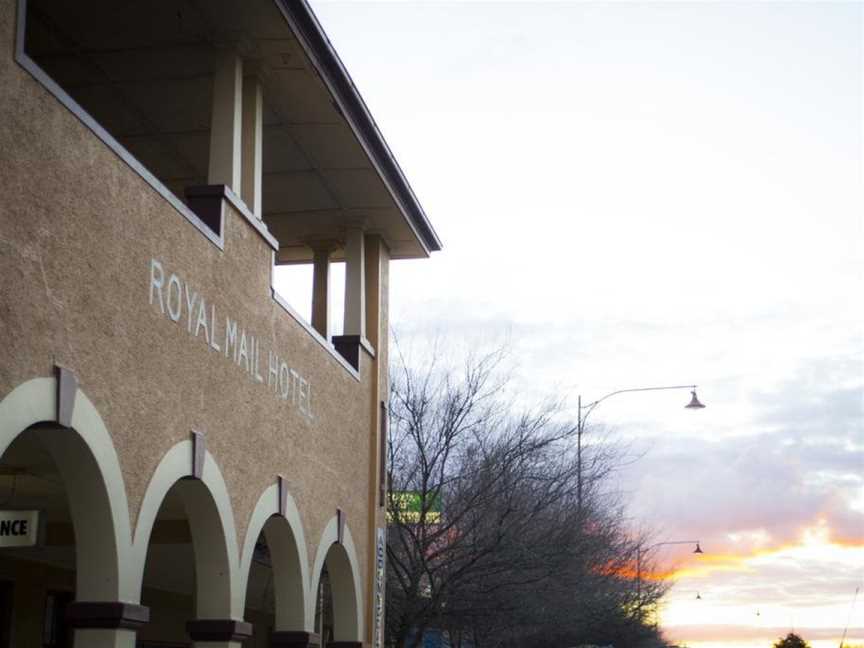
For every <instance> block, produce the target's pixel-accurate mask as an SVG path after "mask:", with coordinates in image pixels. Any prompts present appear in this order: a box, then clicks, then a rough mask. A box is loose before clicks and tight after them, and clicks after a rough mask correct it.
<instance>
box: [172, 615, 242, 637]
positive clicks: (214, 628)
mask: <svg viewBox="0 0 864 648" xmlns="http://www.w3.org/2000/svg"><path fill="white" fill-rule="evenodd" d="M186 634H188V635H189V638H190V639H192V641H243V640H244V639H248V638H249V637H251V636H252V624H251V623H247V622H246V621H236V620H234V619H193V620H192V621H187V622H186Z"/></svg>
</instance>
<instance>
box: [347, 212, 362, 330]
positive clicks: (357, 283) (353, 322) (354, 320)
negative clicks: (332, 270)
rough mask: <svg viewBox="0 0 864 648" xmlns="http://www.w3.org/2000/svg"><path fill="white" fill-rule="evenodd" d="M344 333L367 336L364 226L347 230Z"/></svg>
mask: <svg viewBox="0 0 864 648" xmlns="http://www.w3.org/2000/svg"><path fill="white" fill-rule="evenodd" d="M343 335H356V336H359V337H360V338H361V339H365V338H366V250H365V245H364V241H363V228H362V227H360V226H359V225H353V226H351V227H349V228H348V229H347V231H346V232H345V328H344V330H343Z"/></svg>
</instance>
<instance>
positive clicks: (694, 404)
mask: <svg viewBox="0 0 864 648" xmlns="http://www.w3.org/2000/svg"><path fill="white" fill-rule="evenodd" d="M667 389H689V390H690V394H691V397H690V402H689V403H688V404H687V405H685V406H684V409H692V410H697V409H704V408H705V406H704V405H703V404H702V403H701V402H699V399H698V398H697V397H696V385H669V386H666V387H635V388H632V389H618V390H616V391H613V392H610V393H608V394H606V395H605V396H603V398H598V399H597V400H595V401H593V402H591V403H588V404H587V405H582V395H581V394H580V395H579V398H578V401H577V402H578V409H579V413H578V418H577V424H576V507H577V509H578V511H579V512H580V513H581V512H582V432H584V430H585V421H586V420H587V419H588V416H589V415H590V414H591V412H593V411H594V408H595V407H597V406H598V405H599V404H600V403H602V402H603V401H604V400H606V399H607V398H611V397H612V396H617V395H618V394H629V393H631V392H644V391H664V390H667ZM583 412H584V414H583ZM697 548H698V547H697ZM698 553H702V551H701V550H700V551H699V552H698Z"/></svg>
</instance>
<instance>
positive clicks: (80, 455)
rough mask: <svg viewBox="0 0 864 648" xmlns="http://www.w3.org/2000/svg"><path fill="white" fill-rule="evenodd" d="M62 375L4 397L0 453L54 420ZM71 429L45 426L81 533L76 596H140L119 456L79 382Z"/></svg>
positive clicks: (44, 438)
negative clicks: (25, 435)
mask: <svg viewBox="0 0 864 648" xmlns="http://www.w3.org/2000/svg"><path fill="white" fill-rule="evenodd" d="M56 416H57V379H56V378H33V379H31V380H28V381H26V382H24V383H22V384H20V385H19V386H18V387H16V388H15V389H13V390H12V391H11V392H10V393H9V394H7V395H6V396H5V397H4V398H3V400H2V401H0V455H3V454H5V452H6V450H7V449H8V448H9V446H10V445H11V444H12V442H13V441H14V440H15V439H16V438H17V437H18V435H19V434H21V433H22V432H24V431H25V430H27V429H28V428H30V427H31V426H33V425H35V424H37V423H55V422H56ZM70 423H71V429H62V430H39V431H38V432H37V435H38V438H39V441H40V442H41V443H42V444H43V445H44V447H45V448H46V450H47V451H48V452H49V453H50V454H51V455H52V458H53V460H54V462H55V463H56V465H57V469H58V470H59V471H60V474H61V475H62V477H63V482H64V487H65V489H66V492H67V496H68V500H69V508H70V513H71V515H72V521H73V526H74V530H75V538H76V558H75V560H76V564H77V565H79V566H80V567H79V568H78V569H76V597H77V599H78V600H80V601H129V602H137V601H138V600H139V599H138V596H139V592H140V589H136V588H135V583H134V573H133V570H131V569H130V568H129V567H130V565H131V561H130V560H129V559H130V549H131V531H130V528H131V525H130V522H129V506H128V500H127V497H126V488H125V485H124V481H123V473H122V471H121V469H120V461H119V459H118V457H117V451H116V450H115V448H114V443H113V441H112V439H111V435H110V433H109V432H108V429H107V428H106V427H105V423H104V422H103V420H102V417H101V416H100V415H99V412H98V410H97V409H96V407H95V406H94V405H93V403H92V402H91V401H90V399H89V398H88V397H87V395H86V394H85V393H84V392H83V391H82V390H81V389H77V391H76V395H75V405H74V409H73V414H72V419H71V421H70Z"/></svg>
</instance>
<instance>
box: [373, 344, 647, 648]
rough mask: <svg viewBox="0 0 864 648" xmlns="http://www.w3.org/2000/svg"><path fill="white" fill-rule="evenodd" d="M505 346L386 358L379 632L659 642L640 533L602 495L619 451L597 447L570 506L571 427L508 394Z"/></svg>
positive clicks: (545, 642)
mask: <svg viewBox="0 0 864 648" xmlns="http://www.w3.org/2000/svg"><path fill="white" fill-rule="evenodd" d="M503 359H504V352H503V350H501V349H499V350H495V351H492V352H490V353H486V354H477V353H475V354H469V357H468V358H467V359H466V360H465V361H464V362H463V363H462V364H461V366H459V367H458V368H456V369H454V368H444V367H438V366H435V365H434V364H433V363H432V362H430V363H427V364H425V365H422V366H409V365H408V363H406V362H405V361H404V360H403V361H401V362H400V363H399V364H398V365H397V366H396V367H394V368H393V370H392V379H393V380H392V389H391V394H390V417H391V423H390V442H389V453H388V454H389V457H388V458H389V476H390V495H389V498H388V519H389V537H388V540H389V547H388V583H387V588H388V589H387V636H388V643H389V644H390V645H391V646H399V647H401V646H408V647H409V648H414V647H415V646H418V645H420V641H421V638H422V636H423V634H424V632H440V633H446V634H447V635H448V636H449V638H450V641H451V642H452V643H453V644H454V645H459V646H462V645H465V646H478V647H486V646H514V647H515V646H533V645H537V646H538V647H539V646H541V645H542V646H544V647H545V646H559V645H560V646H562V647H565V646H573V645H578V644H580V643H603V644H610V643H614V645H615V646H616V647H617V648H623V647H626V646H631V645H632V646H639V645H645V646H648V645H656V643H651V642H653V641H655V640H656V639H657V637H656V632H655V631H654V630H653V628H652V627H651V624H650V623H648V612H649V611H650V610H651V609H652V606H653V605H654V604H655V603H656V601H657V600H658V597H659V596H661V595H662V591H661V589H662V588H659V587H658V586H657V585H655V584H653V583H650V582H645V583H643V584H642V586H641V587H640V588H637V587H636V583H635V574H634V572H633V565H634V563H635V556H636V549H637V545H638V544H639V540H638V539H636V540H634V539H633V538H631V537H629V536H628V534H627V533H626V532H625V530H624V528H623V526H622V516H621V513H620V510H619V507H618V506H617V504H616V503H615V502H614V501H612V500H611V499H610V498H607V497H602V496H601V495H600V493H601V492H602V488H601V487H602V484H603V480H604V478H605V477H607V476H608V474H609V472H610V470H612V469H613V468H614V465H615V461H616V456H615V453H614V452H609V450H608V448H606V447H603V446H597V447H595V448H593V450H592V454H590V455H589V460H588V461H586V462H584V465H583V472H584V474H583V483H584V485H585V495H584V496H583V507H582V510H581V512H579V511H578V508H577V506H576V484H577V472H576V462H575V461H574V458H573V436H574V434H575V429H574V426H573V425H571V424H570V423H568V422H566V421H565V422H562V418H561V416H560V410H559V408H558V407H557V406H556V405H555V404H554V403H551V402H550V403H544V404H542V405H540V406H538V407H535V408H528V409H526V408H524V407H520V406H517V405H516V404H514V403H513V402H512V401H510V400H508V399H507V397H506V395H505V394H506V391H505V389H504V388H505V386H506V383H507V377H506V373H505V372H503V371H502V361H503Z"/></svg>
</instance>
